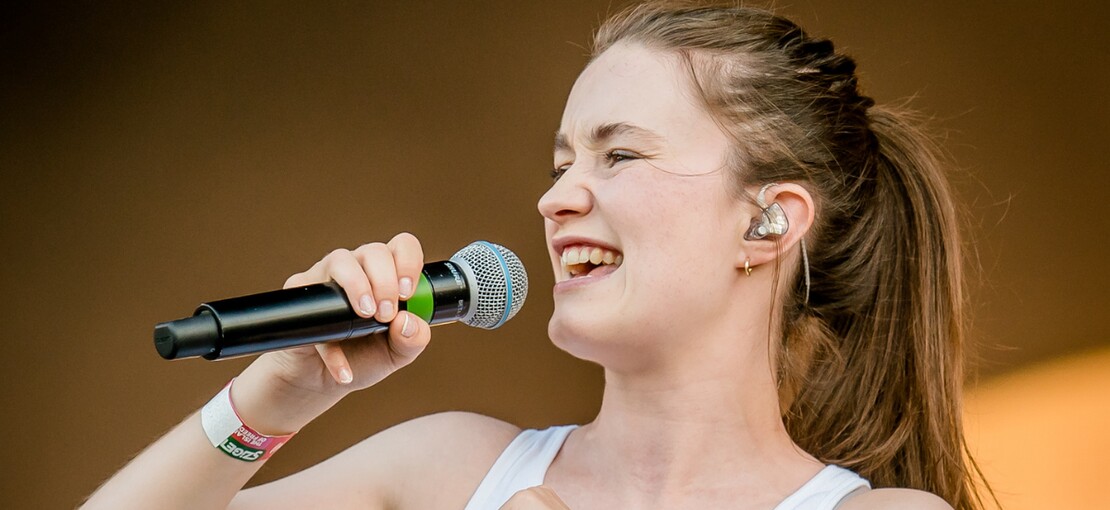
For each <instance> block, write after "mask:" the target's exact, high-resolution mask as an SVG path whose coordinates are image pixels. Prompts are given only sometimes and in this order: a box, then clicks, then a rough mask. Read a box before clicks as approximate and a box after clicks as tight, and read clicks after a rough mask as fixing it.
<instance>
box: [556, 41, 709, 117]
mask: <svg viewBox="0 0 1110 510" xmlns="http://www.w3.org/2000/svg"><path fill="white" fill-rule="evenodd" d="M614 123H628V124H633V125H636V126H642V127H644V128H647V129H650V130H652V131H655V132H657V133H660V134H662V135H664V137H665V138H668V139H670V138H672V137H678V138H676V139H681V136H679V135H681V134H682V133H684V132H689V131H690V130H695V131H697V130H700V129H706V128H710V129H716V125H715V124H714V123H713V122H712V119H711V118H710V117H709V115H708V114H707V113H706V112H705V111H704V109H703V108H702V107H701V106H700V102H699V101H698V99H697V97H696V96H695V94H694V89H693V87H692V83H691V78H690V73H689V71H688V70H687V68H686V65H685V63H684V61H683V60H682V59H681V58H679V57H678V56H677V55H675V54H672V53H666V52H660V51H655V50H651V49H648V48H647V47H645V46H642V45H639V44H632V43H619V44H616V45H614V46H613V47H611V48H609V49H607V50H605V52H604V53H602V54H601V55H600V56H598V57H597V58H596V59H595V60H594V61H593V62H591V63H590V65H588V66H587V67H586V69H585V70H583V71H582V74H581V75H579V77H578V80H577V81H576V82H575V83H574V87H573V88H572V89H571V92H570V97H568V98H567V105H566V109H565V110H564V111H563V120H562V122H561V125H560V131H561V132H562V133H564V134H565V135H567V136H568V137H569V138H571V139H574V138H577V137H582V136H586V135H587V134H588V133H589V131H591V130H593V129H596V127H597V126H602V125H606V124H614Z"/></svg>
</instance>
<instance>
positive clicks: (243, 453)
mask: <svg viewBox="0 0 1110 510" xmlns="http://www.w3.org/2000/svg"><path fill="white" fill-rule="evenodd" d="M234 383H235V379H232V380H231V381H230V382H228V383H227V385H225V386H224V388H223V389H222V390H220V392H219V393H217V394H216V396H214V397H212V400H209V401H208V403H207V404H205V405H204V407H203V408H202V409H201V410H200V424H201V427H203V428H204V435H206V436H208V442H210V443H212V446H215V447H216V449H218V450H220V451H222V452H224V453H226V454H227V455H229V456H231V457H232V458H235V459H239V460H241V461H245V462H254V461H257V460H266V459H268V458H269V457H270V455H273V454H274V452H276V451H278V449H279V448H281V445H283V444H285V442H286V441H288V440H289V439H290V438H292V437H293V434H289V435H287V436H267V435H265V434H261V433H259V432H257V431H255V430H254V429H252V428H250V427H249V426H247V425H246V424H244V423H243V420H242V419H240V418H239V413H237V412H235V405H234V404H232V402H231V385H232V384H234Z"/></svg>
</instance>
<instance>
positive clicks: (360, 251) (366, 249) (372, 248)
mask: <svg viewBox="0 0 1110 510" xmlns="http://www.w3.org/2000/svg"><path fill="white" fill-rule="evenodd" d="M383 251H389V250H388V249H387V248H386V246H385V245H384V244H382V243H366V244H364V245H362V246H359V247H358V248H356V249H355V256H357V257H358V258H359V259H360V260H365V259H367V258H368V257H372V256H375V255H378V254H381V253H382V252H383Z"/></svg>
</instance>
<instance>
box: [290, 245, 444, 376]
mask: <svg viewBox="0 0 1110 510" xmlns="http://www.w3.org/2000/svg"><path fill="white" fill-rule="evenodd" d="M423 267H424V250H423V248H422V247H421V246H420V241H419V240H417V239H416V237H415V236H413V235H412V234H409V233H407V232H406V233H401V234H398V235H396V236H394V237H393V239H391V240H390V241H389V243H388V244H383V243H369V244H365V245H362V246H360V247H358V248H356V249H355V250H345V249H338V250H334V251H332V252H331V253H329V254H328V255H327V256H325V257H324V258H323V259H321V260H320V261H319V262H317V263H316V264H314V265H313V266H312V267H311V268H309V269H308V270H307V271H305V272H303V273H298V274H295V275H293V276H291V277H289V279H288V280H286V282H285V286H284V288H290V287H299V286H305V285H311V284H315V283H322V282H327V281H328V280H333V281H335V282H336V283H337V284H338V285H339V286H340V287H342V288H343V291H344V293H345V294H346V297H347V300H348V301H349V302H350V304H351V308H352V309H354V310H355V312H356V313H357V314H358V315H360V316H362V317H366V318H369V317H373V318H375V319H376V320H377V321H379V322H381V323H390V324H389V339H388V342H383V341H382V340H383V339H379V340H378V342H379V344H378V348H377V351H378V353H379V355H378V356H376V357H377V359H379V363H382V364H380V365H378V367H379V368H378V369H374V370H367V369H369V368H371V367H370V366H367V365H366V361H367V360H365V359H363V356H364V354H360V353H361V352H362V350H355V351H351V352H345V351H344V350H343V346H342V344H341V343H325V344H318V345H316V346H315V348H316V351H317V353H318V354H319V356H320V359H321V360H322V361H323V363H324V365H325V367H326V369H327V372H328V373H329V374H330V376H331V378H332V379H334V380H335V381H336V382H337V383H339V384H343V385H347V384H350V383H351V382H352V381H354V380H355V379H354V376H355V375H356V374H354V371H355V369H354V366H353V364H352V360H353V361H354V362H355V363H354V365H358V367H359V370H360V371H364V372H367V373H366V374H360V375H359V380H360V381H363V380H364V379H367V377H369V378H371V379H372V378H374V373H375V372H378V371H380V370H386V372H385V373H382V374H380V376H382V377H384V375H386V373H388V372H389V371H391V370H395V369H397V368H400V367H402V366H404V365H407V364H409V363H411V362H412V360H413V359H415V358H416V356H418V355H419V354H420V353H421V352H422V351H423V350H424V348H425V347H426V346H427V345H428V341H429V340H430V338H431V331H430V328H429V327H428V324H427V323H426V322H424V321H423V320H422V319H420V318H419V317H417V316H415V315H413V314H411V313H407V312H399V311H398V310H399V309H400V304H399V303H400V301H402V300H406V299H408V298H409V297H411V296H412V295H413V293H414V291H415V289H416V285H417V282H419V279H420V272H421V270H422V269H423ZM398 319H400V320H398ZM348 347H353V346H351V345H349V346H348ZM310 352H311V351H310ZM348 355H352V356H354V357H353V358H351V359H348ZM356 358H357V359H356ZM363 382H364V381H363ZM360 384H361V382H360Z"/></svg>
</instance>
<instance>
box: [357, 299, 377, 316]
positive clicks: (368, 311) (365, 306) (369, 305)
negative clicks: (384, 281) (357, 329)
mask: <svg viewBox="0 0 1110 510" xmlns="http://www.w3.org/2000/svg"><path fill="white" fill-rule="evenodd" d="M358 308H359V311H360V312H362V314H363V315H374V300H373V299H370V296H369V295H365V296H362V299H359V300H358Z"/></svg>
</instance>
